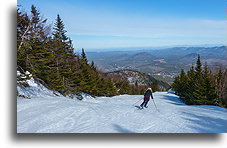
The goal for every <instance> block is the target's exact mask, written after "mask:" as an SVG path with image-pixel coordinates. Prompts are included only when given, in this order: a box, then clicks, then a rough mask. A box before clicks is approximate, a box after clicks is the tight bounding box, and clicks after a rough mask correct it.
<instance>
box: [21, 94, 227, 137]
mask: <svg viewBox="0 0 227 148" xmlns="http://www.w3.org/2000/svg"><path fill="white" fill-rule="evenodd" d="M44 93H47V92H46V91H44ZM153 95H154V99H155V100H154V101H155V103H156V105H157V108H158V110H157V109H156V108H155V106H154V103H153V101H152V100H150V101H149V103H148V105H149V107H148V108H146V109H143V110H139V109H137V108H136V107H135V106H133V104H134V103H135V102H136V101H138V100H139V99H140V98H142V97H143V96H139V95H121V96H115V97H97V98H92V97H90V96H85V98H86V99H84V100H82V101H80V100H74V99H70V98H67V97H63V96H58V97H57V96H54V95H46V96H45V97H44V95H37V97H35V95H34V96H32V98H31V99H22V98H20V97H18V98H17V132H18V133H224V132H226V109H225V108H221V107H215V106H205V105H204V106H189V105H185V104H184V103H182V102H181V101H180V100H179V98H178V96H176V95H174V94H172V93H168V92H156V93H154V94H153ZM141 101H142V100H141ZM140 103H141V102H139V103H138V104H136V105H139V104H140Z"/></svg>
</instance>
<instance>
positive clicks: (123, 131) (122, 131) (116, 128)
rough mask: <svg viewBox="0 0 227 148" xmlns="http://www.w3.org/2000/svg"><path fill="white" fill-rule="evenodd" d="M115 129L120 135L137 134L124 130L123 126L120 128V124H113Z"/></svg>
mask: <svg viewBox="0 0 227 148" xmlns="http://www.w3.org/2000/svg"><path fill="white" fill-rule="evenodd" d="M113 128H114V129H115V130H116V131H117V132H119V133H135V132H133V131H130V130H128V129H126V128H123V127H122V126H120V125H118V124H113Z"/></svg>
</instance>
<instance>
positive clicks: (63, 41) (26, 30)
mask: <svg viewBox="0 0 227 148" xmlns="http://www.w3.org/2000/svg"><path fill="white" fill-rule="evenodd" d="M46 21H47V19H42V18H41V17H40V12H39V11H38V10H37V9H36V7H35V6H34V5H32V7H31V18H29V17H28V15H27V13H23V12H21V11H20V10H19V9H18V10H17V55H18V56H17V65H18V67H20V68H19V69H18V70H19V71H20V72H21V73H22V72H23V73H24V71H29V72H31V73H32V75H33V77H34V78H35V79H36V80H39V81H40V82H42V83H43V84H45V86H47V87H49V88H50V89H53V90H56V91H58V92H60V93H62V94H63V95H68V96H72V95H74V94H78V93H79V92H84V93H89V92H90V91H92V92H93V93H92V94H91V95H93V96H101V95H102V96H113V95H116V94H117V91H116V88H115V85H114V83H113V82H112V80H111V79H110V78H106V77H102V76H100V74H99V72H98V71H97V70H96V68H95V67H94V63H92V64H91V65H89V64H88V60H87V57H86V54H85V51H84V49H82V51H83V52H82V55H81V56H78V55H76V54H75V53H74V49H73V46H72V40H71V39H70V38H69V37H67V35H66V30H65V27H64V23H63V21H62V19H61V17H60V15H57V19H56V22H55V24H54V28H53V30H54V31H53V34H52V35H50V34H48V32H51V31H50V30H47V28H48V25H47V24H46ZM26 78H27V77H25V75H23V76H21V77H18V82H20V84H19V85H23V86H28V85H27V84H26V83H24V82H25V80H24V79H26Z"/></svg>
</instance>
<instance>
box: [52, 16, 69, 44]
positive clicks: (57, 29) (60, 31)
mask: <svg viewBox="0 0 227 148" xmlns="http://www.w3.org/2000/svg"><path fill="white" fill-rule="evenodd" d="M66 32H67V31H66V30H65V25H64V23H63V21H62V19H61V17H60V15H59V14H58V15H57V19H56V22H55V24H54V33H53V35H54V39H56V40H60V41H62V42H66V41H67V40H68V37H67V36H66V34H65V33H66Z"/></svg>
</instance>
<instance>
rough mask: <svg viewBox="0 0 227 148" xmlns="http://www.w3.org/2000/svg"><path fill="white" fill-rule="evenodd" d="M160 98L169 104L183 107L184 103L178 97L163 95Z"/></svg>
mask: <svg viewBox="0 0 227 148" xmlns="http://www.w3.org/2000/svg"><path fill="white" fill-rule="evenodd" d="M162 98H163V99H164V100H168V101H169V102H168V103H170V104H174V105H185V103H184V102H183V101H182V100H181V99H180V98H179V97H178V96H169V95H163V96H162Z"/></svg>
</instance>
